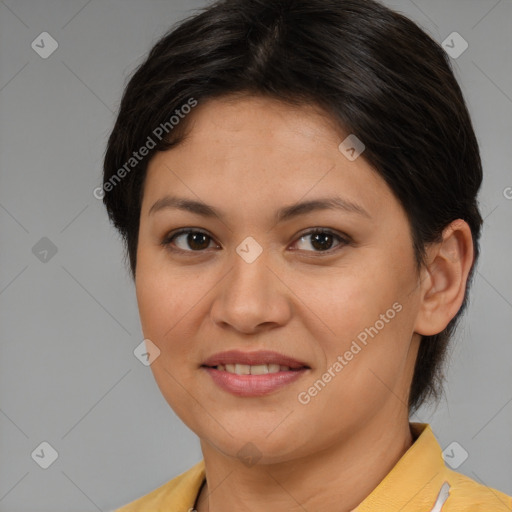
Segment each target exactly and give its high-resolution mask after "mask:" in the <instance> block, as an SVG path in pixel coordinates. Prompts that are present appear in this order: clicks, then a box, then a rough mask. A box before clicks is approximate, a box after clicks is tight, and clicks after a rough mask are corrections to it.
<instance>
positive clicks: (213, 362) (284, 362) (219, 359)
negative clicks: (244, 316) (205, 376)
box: [203, 350, 309, 373]
mask: <svg viewBox="0 0 512 512" xmlns="http://www.w3.org/2000/svg"><path fill="white" fill-rule="evenodd" d="M236 363H239V364H249V365H258V364H278V365H280V366H289V367H290V368H293V369H295V370H297V369H299V368H303V367H307V368H309V366H308V365H307V364H306V363H304V362H302V361H297V360H296V359H294V358H292V357H290V356H286V355H284V354H279V353H278V352H273V351H271V350H259V351H256V352H243V351H241V350H228V351H226V352H219V353H217V354H214V355H213V356H210V357H209V358H208V359H206V361H204V362H203V366H217V365H219V364H236ZM278 373H280V372H278Z"/></svg>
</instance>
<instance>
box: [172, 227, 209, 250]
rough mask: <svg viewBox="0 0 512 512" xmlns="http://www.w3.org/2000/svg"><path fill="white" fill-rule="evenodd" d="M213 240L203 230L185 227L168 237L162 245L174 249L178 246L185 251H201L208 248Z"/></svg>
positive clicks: (177, 248) (178, 248)
mask: <svg viewBox="0 0 512 512" xmlns="http://www.w3.org/2000/svg"><path fill="white" fill-rule="evenodd" d="M211 242H212V238H211V237H210V236H209V235H208V234H206V233H204V232H203V231H198V230H195V229H183V230H181V231H178V232H177V233H174V234H173V235H171V236H169V237H167V238H166V239H165V240H164V241H163V242H162V245H163V246H165V247H169V248H170V249H173V250H174V249H175V248H176V250H180V251H185V252H200V251H203V250H204V249H208V247H209V246H210V244H211ZM173 246H174V247H173Z"/></svg>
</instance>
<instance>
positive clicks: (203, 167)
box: [135, 97, 419, 463]
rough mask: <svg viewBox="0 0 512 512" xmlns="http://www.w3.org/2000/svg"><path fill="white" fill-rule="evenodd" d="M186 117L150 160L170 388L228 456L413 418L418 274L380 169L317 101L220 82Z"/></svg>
mask: <svg viewBox="0 0 512 512" xmlns="http://www.w3.org/2000/svg"><path fill="white" fill-rule="evenodd" d="M189 115H190V118H189V119H188V121H190V125H189V131H188V136H187V138H186V139H185V141H184V142H183V143H181V144H180V145H178V146H177V147H175V148H173V149H171V150H169V151H166V152H161V153H158V154H157V155H156V156H154V157H153V159H152V160H151V161H150V163H149V166H148V170H147V177H146V182H145V189H144V196H143V201H142V208H141V217H140V232H139V242H138V250H137V268H136V283H135V284H136V293H137V301H138V306H139V311H140V318H141V324H142V329H143V334H144V337H145V338H147V339H149V340H151V342H152V343H153V344H154V345H156V346H157V347H158V349H159V350H160V355H159V356H158V357H157V358H156V359H155V360H154V362H153V363H152V365H151V368H152V371H153V374H154V376H155V379H156V382H157V384H158V386H159V388H160V390H161V392H162V393H163V396H164V397H165V399H166V400H167V402H168V403H169V404H170V406H171V407H172V408H173V409H174V411H175V412H176V414H178V416H179V417H180V418H181V419H182V420H183V421H184V422H185V423H186V424H187V425H188V426H189V427H190V428H191V429H192V430H193V431H194V432H195V433H196V434H197V435H198V436H199V437H200V438H201V440H202V442H203V443H206V444H207V445H208V446H211V447H213V448H215V449H216V450H217V451H218V452H221V453H223V454H225V455H228V456H234V457H236V456H237V453H239V450H240V449H247V446H249V445H247V443H249V442H250V443H252V445H251V446H253V449H257V452H258V456H260V457H262V458H261V462H268V463H270V462H279V461H289V460H293V459H295V458H298V457H302V456H307V455H308V454H311V453H314V452H318V451H319V450H323V449H326V448H329V447H330V446H333V445H335V444H336V443H339V442H342V441H343V439H347V438H348V436H350V435H354V433H357V432H363V431H365V430H368V429H370V428H371V427H372V425H373V426H374V425H377V424H378V425H379V428H382V424H383V422H384V423H386V422H388V423H389V422H392V421H394V419H396V417H397V415H403V417H404V418H407V407H406V403H407V393H408V389H409V386H410V380H411V378H412V371H413V364H414V358H415V356H416V349H417V341H418V335H417V334H415V333H414V324H415V320H416V317H417V315H418V311H419V299H418V292H417V289H418V273H417V269H416V264H415V259H414V254H413V246H412V240H411V235H410V228H409V224H408V221H407V218H406V215H405V212H404V211H403V209H402V208H401V206H400V204H399V203H398V202H397V200H396V199H395V198H394V196H393V194H392V192H391V190H390V189H389V188H388V186H387V185H386V183H385V182H384V181H383V179H382V178H380V177H379V176H378V174H377V173H376V172H375V171H373V170H372V168H371V167H370V166H369V164H368V163H367V162H366V161H365V160H364V153H363V154H362V156H360V157H358V158H356V159H355V160H353V161H351V160H349V159H348V158H347V157H346V156H345V154H343V153H342V152H341V151H340V149H339V148H338V146H339V145H340V142H341V141H343V140H344V139H345V138H346V137H347V135H348V134H347V133H343V132H342V131H341V130H340V129H339V128H337V127H336V125H335V124H334V123H333V122H332V120H330V119H329V118H328V116H327V115H326V114H323V113H322V112H320V111H319V110H315V109H314V108H313V107H311V106H304V107H291V106H288V105H285V104H282V103H280V102H278V101H276V100H271V99H264V98H259V97H238V98H231V99H228V98H222V99H215V100H210V101H208V102H205V103H204V104H200V105H199V106H197V107H196V109H194V111H193V112H192V113H191V114H189ZM170 197H172V198H175V199H179V200H181V203H180V202H177V201H176V200H175V201H171V200H169V198H170ZM166 198H167V199H166ZM327 200H331V204H330V206H329V205H327V206H326V205H325V204H324V205H323V206H321V202H323V201H327ZM186 201H194V202H200V203H204V204H206V205H207V206H204V205H203V206H202V207H201V208H199V207H198V205H197V204H196V205H193V204H192V203H186ZM315 202H318V203H315ZM305 203H308V204H309V206H308V205H306V204H305ZM187 204H188V207H186V205H187ZM300 205H302V206H300ZM184 230H187V231H185V232H183V231H184ZM227 351H238V353H235V354H234V355H233V354H231V355H229V354H227V355H226V354H223V353H225V352H227ZM269 352H271V354H269ZM237 363H238V364H239V366H235V365H236V364H237ZM249 363H250V364H249ZM265 363H266V364H267V366H265ZM248 364H249V365H248ZM226 365H233V366H227V367H226ZM267 371H269V372H270V373H266V372H267ZM233 372H238V373H241V375H238V374H234V373H233ZM249 372H250V373H251V374H250V375H247V374H246V373H249ZM244 447H245V448H244ZM254 447H256V448H254Z"/></svg>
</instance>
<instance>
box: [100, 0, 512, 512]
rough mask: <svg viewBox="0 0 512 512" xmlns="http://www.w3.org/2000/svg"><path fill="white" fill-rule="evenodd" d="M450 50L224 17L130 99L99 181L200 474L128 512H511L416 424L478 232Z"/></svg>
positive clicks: (226, 4)
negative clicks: (197, 446)
mask: <svg viewBox="0 0 512 512" xmlns="http://www.w3.org/2000/svg"><path fill="white" fill-rule="evenodd" d="M481 180H482V169H481V161H480V156H479V150H478V144H477V141H476V138H475V134H474V131H473V128H472V123H471V120H470V117H469V114H468V111H467V108H466V105H465V102H464V99H463V97H462V94H461V91H460V88H459V86H458V84H457V82H456V80H455V78H454V76H453V73H452V71H451V69H450V65H449V63H448V57H447V56H446V55H445V53H444V52H443V50H442V49H441V48H440V46H439V45H438V44H437V43H436V42H434V41H433V40H432V39H431V38H430V37H429V36H428V35H427V34H425V33H424V32H423V31H422V30H421V29H420V28H419V27H418V26H417V25H415V24H414V23H413V22H411V21H410V20H408V19H407V18H405V17H403V16H401V15H399V14H397V13H394V12H393V11H391V10H389V9H387V8H385V7H384V6H382V5H380V4H378V3H376V2H374V1H371V0H364V1H360V0H357V1H356V0H336V1H334V0H225V1H221V2H217V3H215V4H213V5H211V6H209V7H208V8H206V9H205V10H204V11H203V12H201V13H200V14H198V15H196V16H194V17H192V18H190V19H188V20H186V21H184V22H183V23H181V24H180V25H179V26H178V27H177V28H175V29H174V30H172V31H171V32H170V33H169V34H168V35H166V36H165V37H163V38H162V39H161V40H160V41H159V42H158V43H157V44H156V45H155V46H154V48H153V49H152V50H151V52H150V53H149V56H148V57H147V59H146V61H145V62H144V63H143V64H142V65H141V66H140V67H139V69H138V70H137V71H136V73H135V74H134V75H133V77H132V78H131V80H130V82H129V83H128V85H127V87H126V90H125V92H124V96H123V99H122V103H121V107H120V111H119V115H118V118H117V121H116V124H115V127H114V129H113V131H112V134H111V136H110V139H109V142H108V147H107V152H106V155H105V164H104V185H103V190H104V198H103V201H104V204H105V206H106V208H107V210H108V213H109V216H110V218H111V220H112V222H113V223H114V225H115V226H116V227H117V228H118V229H119V231H120V233H121V234H122V236H123V237H124V240H125V242H126V248H127V255H128V257H129V262H130V270H131V273H132V276H133V278H134V281H135V287H136V294H137V301H138V306H139V311H140V318H141V324H142V330H143V333H144V337H145V338H146V340H145V342H146V352H145V354H144V356H145V357H146V358H147V360H148V362H149V363H150V364H151V368H152V371H153V374H154V376H155V379H156V382H157V384H158V386H159V388H160V390H161V392H162V394H163V396H164V397H165V399H166V400H167V402H168V403H169V405H170V406H171V407H172V408H173V410H174V411H175V412H176V414H178V416H179V417H180V418H181V419H182V420H183V421H184V422H185V424H186V425H188V426H189V427H190V428H191V429H192V430H193V431H194V432H195V433H196V434H197V435H198V437H199V439H200V443H201V449H202V453H203V460H202V461H201V462H199V463H198V464H197V465H196V466H194V467H193V468H191V469H190V470H189V471H187V472H185V473H184V474H182V475H180V476H179V477H177V478H175V479H173V480H171V481H170V482H168V483H167V484H165V485H164V486H162V487H160V488H158V489H156V490H154V491H153V492H151V493H149V494H148V495H146V496H144V497H142V498H140V499H139V500H136V501H135V502H132V503H131V504H128V505H126V506H124V507H122V508H120V509H119V511H122V512H135V511H143V510H144V511H146V510H148V511H149V510H151V511H155V512H156V511H160V510H161V511H163V510H172V511H175V510H176V511H178V510H180V511H190V510H197V511H199V512H204V511H210V512H215V511H220V510H251V511H259V510H264V511H267V512H268V511H272V510H288V511H295V510H297V511H298V510H302V511H303V510H309V511H313V510H314V511H334V510H336V511H338V512H339V511H347V512H348V511H357V512H367V511H370V510H372V511H374V510H379V511H381V510H382V511H384V510H385V511H386V512H388V511H402V512H408V511H420V510H421V511H432V512H434V511H435V512H438V511H443V512H452V511H457V512H460V511H470V510H471V511H484V510H485V511H486V512H487V511H489V510H493V511H501V510H503V511H505V510H511V507H512V499H511V498H510V497H509V496H507V495H505V494H504V493H501V492H500V491H497V490H495V489H491V488H488V487H485V486H483V485H481V484H479V483H477V482H476V481H474V480H472V479H470V478H468V477H466V476H464V475H462V474H460V473H457V472H455V471H454V470H452V469H450V467H449V466H448V465H445V463H444V461H443V457H442V455H441V448H440V446H439V444H438V442H437V440H436V438H435V436H434V434H433V433H432V430H431V428H430V426H429V425H428V424H424V423H410V422H409V416H410V414H411V413H412V412H414V411H415V410H416V409H417V408H418V407H419V406H420V405H421V404H422V403H424V402H425V401H426V400H429V399H433V398H436V397H438V396H439V395H440V392H441V381H442V374H441V368H442V362H443V359H444V356H445V352H446V347H447V345H448V342H449V340H450V338H451V336H452V334H453V331H454V329H455V325H456V323H457V321H458V319H459V318H460V315H461V313H462V311H463V310H464V307H465V305H466V301H467V296H468V289H469V283H470V280H471V276H472V273H473V269H474V265H475V262H476V260H477V258H478V252H479V247H478V239H479V235H480V228H481V224H482V218H481V216H480V213H479V210H478V205H477V200H476V196H477V193H478V190H479V187H480V184H481Z"/></svg>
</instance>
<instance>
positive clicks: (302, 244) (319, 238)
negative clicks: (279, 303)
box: [161, 228, 350, 253]
mask: <svg viewBox="0 0 512 512" xmlns="http://www.w3.org/2000/svg"><path fill="white" fill-rule="evenodd" d="M308 239H310V240H309V241H308ZM336 240H338V244H337V245H334V244H335V241H336ZM212 242H214V240H213V238H212V237H211V236H210V235H208V233H206V232H204V231H202V230H199V229H194V228H187V229H180V230H179V231H177V232H174V233H170V234H169V235H168V236H167V237H166V238H165V239H164V240H163V241H162V242H161V245H162V246H164V247H165V248H167V249H169V250H171V251H174V252H182V253H183V252H196V253H200V252H205V249H208V248H210V247H211V244H212ZM308 244H309V245H310V246H311V247H313V251H311V250H309V249H307V246H308ZM348 244H350V238H349V237H348V236H347V235H343V236H342V235H340V234H337V233H335V232H333V231H331V230H330V229H326V228H314V229H311V230H309V231H307V232H304V233H302V234H301V236H300V238H299V239H298V240H297V241H296V242H294V244H293V245H299V247H298V250H305V251H306V252H317V253H318V252H324V253H325V252H329V253H331V252H334V251H336V250H337V249H340V248H342V247H343V246H345V245H348ZM333 245H334V249H333ZM214 246H215V247H216V248H220V247H219V245H218V244H215V243H214ZM293 250H297V249H293Z"/></svg>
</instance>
